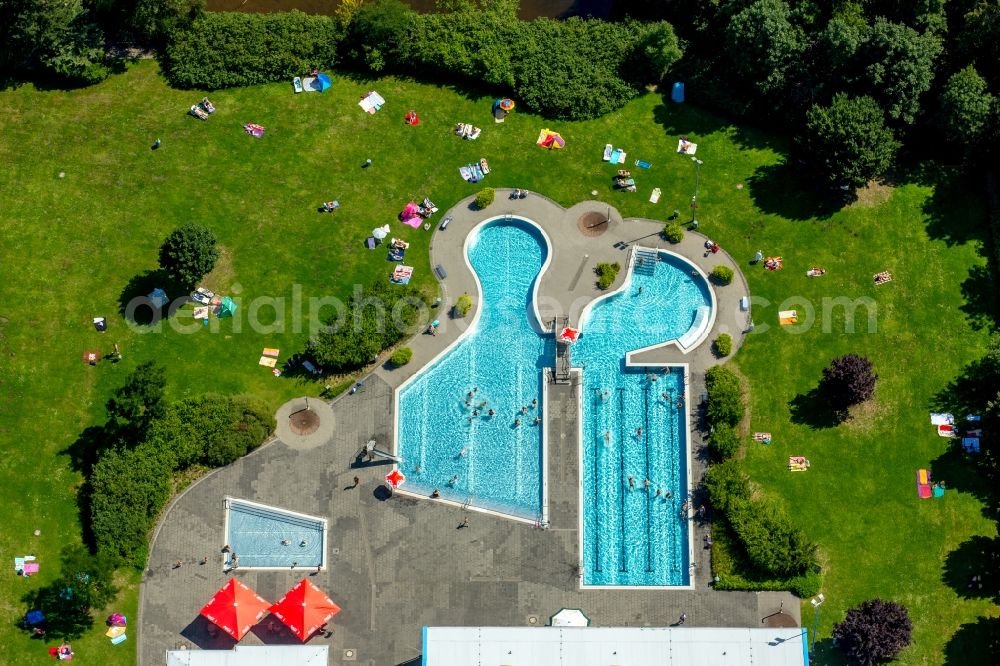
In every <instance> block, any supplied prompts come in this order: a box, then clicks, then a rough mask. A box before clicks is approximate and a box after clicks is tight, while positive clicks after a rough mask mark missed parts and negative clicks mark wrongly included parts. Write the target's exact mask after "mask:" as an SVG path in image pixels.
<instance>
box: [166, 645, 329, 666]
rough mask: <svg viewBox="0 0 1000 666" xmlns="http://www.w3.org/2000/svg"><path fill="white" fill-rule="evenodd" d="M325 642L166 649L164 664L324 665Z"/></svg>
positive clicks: (192, 665) (219, 665) (186, 665)
mask: <svg viewBox="0 0 1000 666" xmlns="http://www.w3.org/2000/svg"><path fill="white" fill-rule="evenodd" d="M329 650H330V646H328V645H237V646H236V647H235V648H233V649H232V650H167V666H326V664H327V661H328V653H329Z"/></svg>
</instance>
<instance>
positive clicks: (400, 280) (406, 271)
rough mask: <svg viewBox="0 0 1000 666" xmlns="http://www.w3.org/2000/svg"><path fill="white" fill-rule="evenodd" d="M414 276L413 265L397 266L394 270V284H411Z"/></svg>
mask: <svg viewBox="0 0 1000 666" xmlns="http://www.w3.org/2000/svg"><path fill="white" fill-rule="evenodd" d="M411 277H413V266H402V265H400V266H396V269H395V270H394V271H393V272H392V278H391V279H392V282H393V283H394V284H410V278H411Z"/></svg>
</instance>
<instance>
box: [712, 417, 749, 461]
mask: <svg viewBox="0 0 1000 666" xmlns="http://www.w3.org/2000/svg"><path fill="white" fill-rule="evenodd" d="M740 443H741V442H740V434H739V432H738V431H737V430H736V428H734V427H733V426H731V425H729V424H728V423H720V424H719V425H717V426H714V427H713V428H712V433H711V434H710V435H709V436H708V448H709V450H710V451H711V452H712V455H713V457H714V458H715V459H716V460H719V461H722V460H728V459H729V458H732V457H733V456H735V455H736V452H737V451H739V450H740Z"/></svg>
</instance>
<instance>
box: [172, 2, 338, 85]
mask: <svg viewBox="0 0 1000 666" xmlns="http://www.w3.org/2000/svg"><path fill="white" fill-rule="evenodd" d="M340 37H341V32H340V29H339V27H338V25H337V23H336V21H335V20H334V19H332V18H330V17H328V16H312V15H309V14H304V13H302V12H299V11H291V12H287V13H276V14H243V13H237V12H206V13H205V14H203V15H201V16H200V17H198V18H197V19H195V21H194V22H193V23H192V24H191V26H190V27H189V28H187V29H185V30H178V31H176V32H175V33H174V34H173V35H172V38H171V40H170V43H169V44H168V45H167V48H166V52H165V63H164V64H165V71H166V75H167V78H168V79H169V80H170V83H171V84H172V85H174V86H177V87H179V88H207V89H216V88H231V87H235V86H251V85H257V84H260V83H271V82H274V81H281V80H288V79H291V78H292V77H294V76H298V75H301V74H304V73H306V72H308V71H310V70H312V69H313V68H317V67H322V68H327V67H331V66H332V65H333V64H334V63H335V62H336V60H337V44H338V42H339V41H340Z"/></svg>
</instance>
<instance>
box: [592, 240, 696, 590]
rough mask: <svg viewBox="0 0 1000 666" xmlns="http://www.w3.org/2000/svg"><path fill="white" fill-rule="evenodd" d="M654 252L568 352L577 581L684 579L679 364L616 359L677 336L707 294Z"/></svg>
mask: <svg viewBox="0 0 1000 666" xmlns="http://www.w3.org/2000/svg"><path fill="white" fill-rule="evenodd" d="M659 259H660V260H659V261H657V262H656V263H655V265H654V266H653V267H650V266H648V265H647V266H646V267H645V269H644V270H643V269H640V270H639V271H638V272H636V273H634V274H633V275H632V276H631V283H630V284H629V285H627V286H626V287H625V288H624V289H623V290H621V291H619V292H617V293H615V294H613V295H612V296H610V297H608V298H605V299H603V300H601V301H598V302H597V303H595V304H594V305H593V306H592V308H591V309H590V311H589V312H588V313H586V315H585V318H584V320H583V322H582V324H581V331H582V334H581V337H580V340H579V342H577V343H576V344H575V345H574V348H573V350H572V359H573V365H574V366H576V367H580V368H581V369H582V370H583V396H582V404H583V408H582V413H581V418H582V420H583V423H582V432H583V444H582V445H583V470H582V472H583V491H582V494H583V516H584V519H583V523H584V535H583V562H584V583H585V584H587V585H642V586H648V585H686V584H688V582H689V573H688V563H689V562H688V559H689V553H688V545H687V544H688V534H687V522H686V520H684V519H683V517H682V515H681V506H682V503H683V502H684V500H685V499H686V497H687V459H686V437H687V424H686V423H685V408H684V404H683V402H682V400H684V399H686V396H685V386H684V376H683V368H681V367H675V368H672V369H671V370H672V371H671V372H669V373H664V372H663V369H662V368H659V367H657V368H641V367H627V366H626V365H625V356H626V353H627V352H630V351H634V350H637V349H641V348H643V347H648V346H650V345H655V344H659V343H663V342H666V341H668V340H672V339H675V338H678V337H680V336H681V335H683V334H684V333H686V332H687V330H688V328H690V326H691V323H692V320H693V319H694V313H695V311H696V310H697V308H698V307H699V306H702V305H709V304H710V303H711V300H710V299H711V297H710V295H709V292H708V287H707V284H706V283H705V281H704V279H703V278H701V277H700V276H697V277H692V276H691V275H690V270H691V269H690V266H689V265H688V264H686V263H684V262H682V261H680V260H678V259H676V258H674V257H672V256H670V255H667V254H660V255H659ZM640 287H641V288H642V289H641V292H640ZM640 428H641V432H640V430H639V429H640ZM629 477H632V484H630V483H629ZM647 479H648V480H649V482H650V483H649V485H648V487H647V486H646V484H645V480H647ZM630 485H631V486H632V487H630ZM657 489H659V490H660V494H659V495H657V494H656V491H657ZM668 493H669V494H670V497H669V498H668V497H667V494H668Z"/></svg>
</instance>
